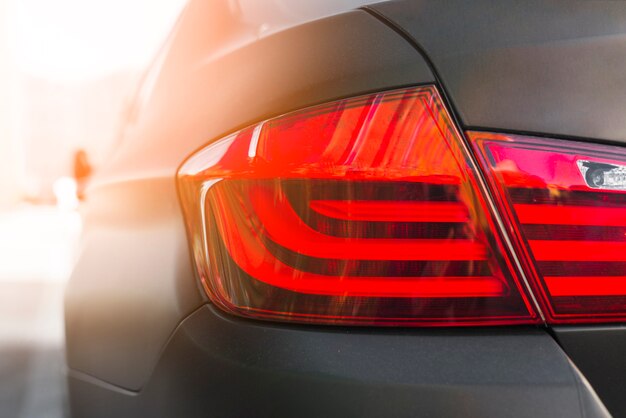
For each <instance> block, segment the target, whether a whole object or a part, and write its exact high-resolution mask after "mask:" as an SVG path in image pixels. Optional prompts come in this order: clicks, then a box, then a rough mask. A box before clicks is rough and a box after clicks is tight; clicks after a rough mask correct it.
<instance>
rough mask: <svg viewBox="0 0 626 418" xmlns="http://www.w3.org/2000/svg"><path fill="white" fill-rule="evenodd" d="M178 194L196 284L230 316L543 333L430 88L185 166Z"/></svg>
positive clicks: (243, 138) (305, 116) (241, 141)
mask: <svg viewBox="0 0 626 418" xmlns="http://www.w3.org/2000/svg"><path fill="white" fill-rule="evenodd" d="M179 185H180V192H181V199H182V203H183V207H184V210H185V215H186V219H187V221H188V230H189V234H190V237H191V238H192V246H193V251H194V257H195V260H196V264H197V269H198V272H199V276H200V278H201V280H202V283H203V285H204V287H205V289H206V291H207V292H208V294H209V296H210V298H211V299H212V300H213V301H214V302H215V303H216V304H217V305H218V306H220V307H221V308H223V309H225V310H226V311H228V312H231V313H235V314H238V315H242V316H249V317H257V318H272V319H282V320H292V321H306V322H324V323H351V324H384V325H393V324H395V325H399V324H405V325H424V326H428V325H474V324H514V323H516V324H519V323H536V322H537V321H538V318H537V316H536V314H535V313H534V309H533V308H532V307H531V304H530V303H529V301H528V296H527V293H526V290H525V289H524V288H523V287H522V286H521V284H520V279H519V277H518V276H517V275H516V273H515V269H513V268H512V267H511V262H510V259H509V256H508V255H507V254H508V252H507V250H506V249H505V247H504V245H503V244H502V241H501V237H500V234H499V233H498V232H497V230H496V227H495V222H494V219H493V218H492V214H491V213H490V212H489V210H488V209H487V208H488V206H487V204H486V201H485V197H484V195H483V193H482V191H481V189H480V186H479V181H478V179H477V175H476V171H475V168H474V166H473V164H472V163H471V160H470V158H469V156H468V155H467V151H466V149H465V148H464V146H463V143H462V140H461V138H460V136H459V134H458V133H457V132H456V131H455V129H454V127H453V125H452V123H451V122H450V118H449V116H448V114H447V113H446V111H445V109H444V107H443V106H442V104H441V100H440V98H439V96H438V94H437V92H436V90H435V88H434V87H420V88H413V89H407V90H399V91H394V92H388V93H381V94H373V95H369V96H364V97H359V98H355V99H348V100H342V101H338V102H335V103H331V104H327V105H322V106H316V107H313V108H309V109H306V110H303V111H298V112H294V113H291V114H288V115H284V116H281V117H278V118H275V119H271V120H268V121H265V122H262V123H259V124H257V125H255V126H253V127H250V128H248V129H244V130H242V131H240V132H237V133H235V134H232V135H230V136H228V137H226V138H223V139H221V140H219V141H216V142H214V143H213V144H211V145H209V146H208V147H206V148H205V149H203V150H201V151H200V152H198V153H196V154H195V155H194V156H192V157H191V158H190V159H189V160H188V161H187V162H186V163H185V164H184V165H183V166H182V168H181V169H180V171H179Z"/></svg>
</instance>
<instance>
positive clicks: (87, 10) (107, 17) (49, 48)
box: [8, 0, 185, 81]
mask: <svg viewBox="0 0 626 418" xmlns="http://www.w3.org/2000/svg"><path fill="white" fill-rule="evenodd" d="M9 2H10V3H9V13H10V15H11V16H12V18H11V19H9V28H8V29H9V37H10V39H11V45H12V49H13V51H12V52H13V56H14V59H15V62H16V66H17V69H18V71H21V72H24V73H27V74H30V75H34V76H36V77H40V78H44V79H52V80H58V81H73V80H84V79H90V78H97V77H100V76H102V75H103V74H107V73H111V72H115V71H118V70H120V69H127V68H142V67H144V66H145V65H146V63H147V61H149V59H150V58H151V56H152V55H153V54H154V53H155V49H156V48H157V47H158V46H159V45H160V43H161V41H162V40H163V39H164V37H165V36H166V35H167V33H168V31H169V30H170V28H171V27H172V25H173V23H174V20H175V19H176V17H177V16H178V13H179V11H180V9H181V8H182V7H183V5H184V3H185V0H156V1H154V0H56V1H49V0H9Z"/></svg>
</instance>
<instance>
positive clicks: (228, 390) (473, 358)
mask: <svg viewBox="0 0 626 418" xmlns="http://www.w3.org/2000/svg"><path fill="white" fill-rule="evenodd" d="M70 388H71V391H72V393H73V394H75V395H76V396H75V397H74V398H73V402H72V410H73V412H74V413H75V414H76V415H77V416H92V417H105V416H151V417H171V416H184V417H203V416H207V415H210V416H217V417H248V416H255V417H276V416H290V417H291V416H299V417H320V416H325V417H326V416H328V417H331V416H337V417H339V416H344V417H345V416H362V417H380V416H393V417H416V416H418V417H458V416H477V417H478V416H480V417H486V416H493V417H503V416H506V417H532V418H542V417H550V418H552V417H557V416H562V417H571V418H575V417H587V418H591V417H605V416H608V414H607V413H606V410H605V409H604V407H603V406H602V404H601V403H600V402H599V401H598V399H597V397H596V396H595V394H594V393H593V391H592V390H591V389H590V388H589V386H588V385H586V383H585V380H584V378H583V377H582V376H581V375H580V373H579V372H578V371H577V370H576V368H575V367H573V365H572V364H571V363H570V362H569V360H568V358H567V356H565V355H564V353H563V352H562V351H561V349H560V348H559V346H558V345H557V344H556V342H555V341H554V340H553V339H552V337H550V336H549V335H548V334H546V333H545V332H544V331H542V330H537V329H532V328H519V329H514V330H507V329H480V330H479V329H471V330H467V329H466V330H419V329H413V330H407V329H404V330H402V329H400V330H373V329H369V328H362V329H354V328H332V329H327V328H323V327H314V326H312V327H309V326H289V325H273V324H271V323H264V322H255V321H248V320H244V319H239V318H233V317H229V316H226V315H224V314H222V313H220V312H219V311H218V310H217V309H216V308H214V307H212V306H205V307H203V308H201V309H199V310H198V311H196V312H194V313H193V314H192V315H191V316H190V317H189V318H188V319H187V320H185V321H184V322H183V323H182V324H181V326H180V327H179V328H178V329H177V331H176V333H175V334H174V336H173V337H172V340H171V342H170V343H169V344H168V346H167V348H166V350H165V351H164V353H163V356H162V358H161V360H160V362H159V364H158V366H157V367H156V369H155V371H154V374H153V376H152V378H151V379H150V382H149V383H148V384H147V385H146V387H144V388H143V389H142V390H141V392H139V393H137V394H128V393H124V392H121V391H115V390H111V389H110V388H107V387H106V386H103V385H100V384H97V382H93V381H90V380H89V379H85V378H84V377H83V376H81V375H72V376H71V379H70ZM164 393H167V396H163V394H164Z"/></svg>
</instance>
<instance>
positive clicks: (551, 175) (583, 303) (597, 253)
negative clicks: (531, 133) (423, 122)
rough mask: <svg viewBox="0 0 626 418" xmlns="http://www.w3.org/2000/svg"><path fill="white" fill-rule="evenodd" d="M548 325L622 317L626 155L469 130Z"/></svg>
mask: <svg viewBox="0 0 626 418" xmlns="http://www.w3.org/2000/svg"><path fill="white" fill-rule="evenodd" d="M468 136H469V138H470V139H471V141H472V142H473V145H474V148H475V150H476V153H477V154H478V155H479V156H480V164H481V166H482V168H483V169H484V170H485V171H486V173H487V174H488V178H489V181H490V186H491V188H492V190H493V192H494V194H495V195H496V197H497V200H498V205H499V208H500V210H501V212H502V213H503V214H504V215H505V216H506V217H507V218H508V222H507V224H508V225H509V233H510V235H511V236H512V237H513V241H514V242H515V245H516V251H517V252H518V253H519V254H521V255H522V258H523V259H524V260H525V264H526V265H525V268H526V270H527V272H528V275H529V276H530V277H531V279H532V280H531V281H532V283H533V284H534V291H535V292H536V293H537V294H538V295H539V296H540V300H541V301H542V305H543V308H542V310H543V311H544V312H545V313H546V316H547V319H548V320H549V321H550V322H551V323H582V322H613V321H625V320H626V150H624V148H622V147H616V146H608V145H599V144H589V143H578V142H575V141H563V140H555V139H546V138H530V137H524V136H518V135H505V134H490V133H482V132H470V133H468Z"/></svg>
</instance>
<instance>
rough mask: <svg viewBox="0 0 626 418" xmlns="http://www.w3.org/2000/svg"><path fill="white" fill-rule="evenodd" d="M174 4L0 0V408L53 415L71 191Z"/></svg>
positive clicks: (71, 242) (57, 412) (177, 2)
mask: <svg viewBox="0 0 626 418" xmlns="http://www.w3.org/2000/svg"><path fill="white" fill-rule="evenodd" d="M184 3H185V1H184V0H54V1H50V0H0V416H1V417H25V418H26V417H28V418H33V417H62V416H64V413H65V408H66V406H65V405H66V399H65V396H66V395H65V382H64V379H63V367H64V365H63V355H64V354H63V316H62V297H63V286H64V283H65V281H66V280H67V278H68V276H69V274H70V272H71V266H72V262H73V259H74V258H75V257H76V253H77V251H79V243H78V240H79V235H80V230H81V219H80V204H79V201H78V199H77V189H78V194H80V190H81V189H82V187H83V183H84V182H85V180H86V181H88V177H89V175H90V174H91V173H93V171H97V170H98V167H100V166H102V165H103V164H105V163H106V160H107V156H108V155H109V154H110V153H111V152H112V150H113V149H114V147H115V144H116V141H117V140H118V137H119V131H120V122H121V120H123V118H124V114H125V112H126V109H127V107H128V105H129V99H130V97H131V96H132V94H133V93H134V89H135V86H136V85H137V84H138V81H139V79H140V77H141V76H142V74H143V72H144V70H145V68H146V67H147V66H148V64H149V63H150V60H151V59H152V57H153V56H154V55H155V53H156V51H157V49H158V48H159V46H160V45H161V43H162V42H163V40H164V39H165V37H166V36H167V34H168V33H169V31H170V29H171V27H172V26H173V24H174V22H175V20H176V18H177V17H178V15H179V13H180V11H181V10H182V8H183V7H184ZM76 177H78V178H79V181H78V184H77V182H76Z"/></svg>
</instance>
